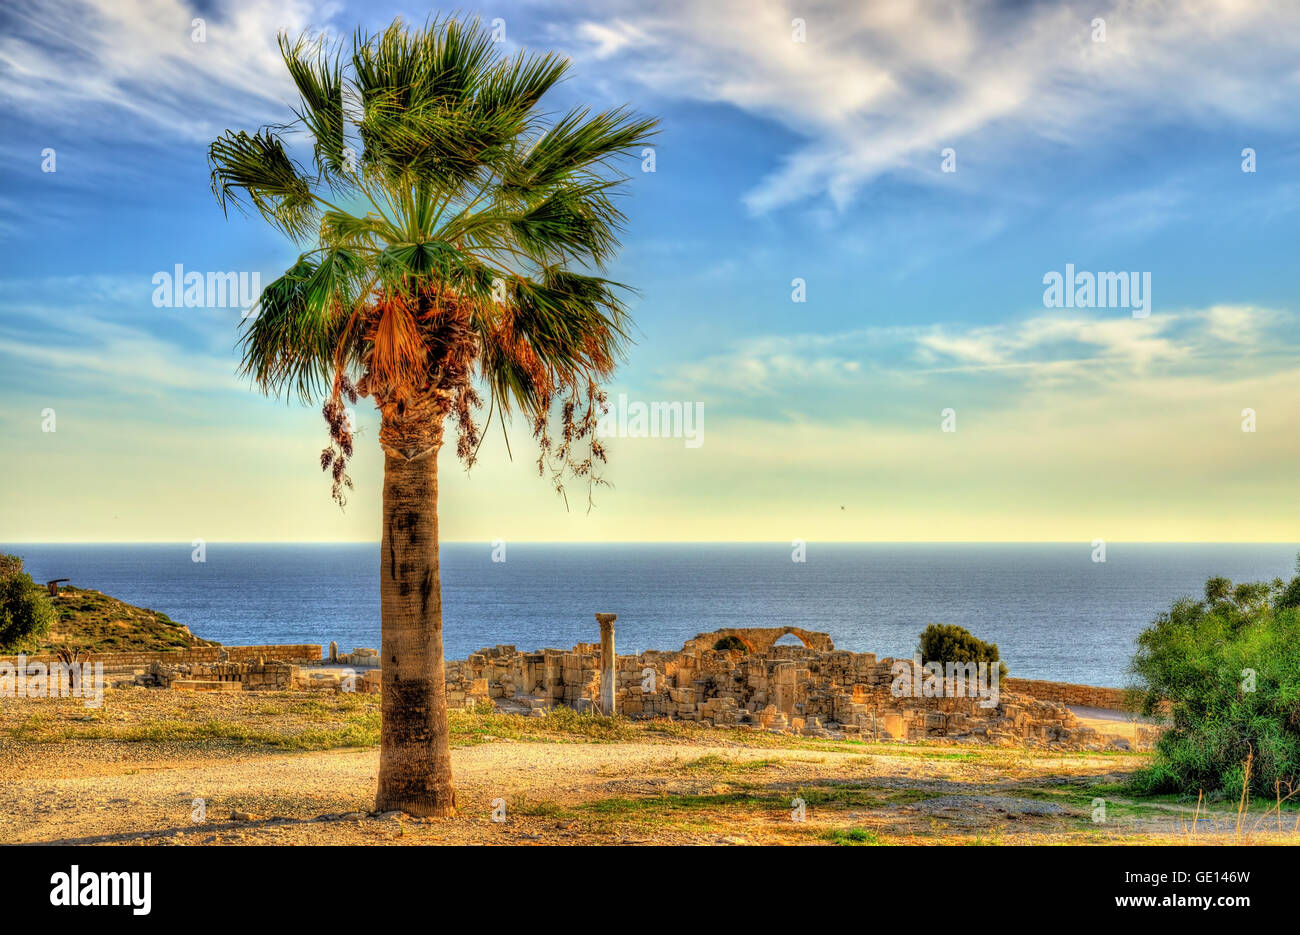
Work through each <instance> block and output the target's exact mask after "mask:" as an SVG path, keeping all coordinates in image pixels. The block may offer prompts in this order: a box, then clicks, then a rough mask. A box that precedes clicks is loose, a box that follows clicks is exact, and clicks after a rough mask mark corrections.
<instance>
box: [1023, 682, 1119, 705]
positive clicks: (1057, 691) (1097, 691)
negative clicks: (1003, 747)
mask: <svg viewBox="0 0 1300 935" xmlns="http://www.w3.org/2000/svg"><path fill="white" fill-rule="evenodd" d="M1002 687H1003V688H1005V689H1006V690H1007V691H1009V692H1019V693H1020V694H1022V695H1032V696H1033V697H1035V698H1037V699H1039V700H1040V701H1055V702H1056V703H1058V704H1066V705H1082V706H1084V707H1088V708H1105V709H1107V710H1110V711H1123V710H1125V707H1124V696H1125V692H1124V689H1122V688H1100V687H1098V686H1096V685H1074V684H1071V683H1070V682H1047V681H1041V680H1039V679H1018V678H1005V679H1003V680H1002Z"/></svg>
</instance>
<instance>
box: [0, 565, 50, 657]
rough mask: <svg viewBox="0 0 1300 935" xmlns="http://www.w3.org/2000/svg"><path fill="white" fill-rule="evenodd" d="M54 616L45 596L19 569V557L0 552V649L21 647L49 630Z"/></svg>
mask: <svg viewBox="0 0 1300 935" xmlns="http://www.w3.org/2000/svg"><path fill="white" fill-rule="evenodd" d="M55 616H56V615H55V613H54V605H53V604H51V603H50V598H49V596H48V595H47V594H46V593H45V592H44V591H42V590H41V589H40V588H39V587H37V585H36V583H35V582H34V581H32V576H31V575H29V574H27V573H26V572H25V571H23V560H22V559H21V558H19V557H18V556H17V555H0V650H2V651H17V650H21V649H23V648H25V647H26V644H27V641H28V640H30V639H32V638H33V637H41V636H44V635H45V634H46V633H48V632H49V631H50V624H51V623H53V622H54V619H55Z"/></svg>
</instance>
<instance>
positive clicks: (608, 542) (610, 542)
mask: <svg viewBox="0 0 1300 935" xmlns="http://www.w3.org/2000/svg"><path fill="white" fill-rule="evenodd" d="M497 539H501V541H503V542H505V543H507V544H515V545H598V546H617V545H785V547H786V548H789V546H788V545H786V543H788V542H789V541H790V540H787V539H507V538H502V537H497ZM193 541H194V540H192V539H191V540H186V539H30V540H26V541H18V540H14V541H8V542H6V541H4V540H0V547H5V548H8V547H12V546H25V545H184V546H185V547H186V548H191V547H193ZM204 541H205V543H206V544H207V545H373V546H378V545H380V544H381V542H382V540H380V539H208V540H204ZM495 541H497V540H496V539H443V540H441V541H440V542H439V545H491V544H492V543H493V542H495ZM800 541H802V542H805V543H817V544H820V545H1084V546H1088V547H1091V546H1092V543H1093V541H1094V540H1090V539H804V540H800ZM1104 541H1105V543H1106V545H1116V544H1118V545H1295V546H1300V540H1293V539H1106V540H1104Z"/></svg>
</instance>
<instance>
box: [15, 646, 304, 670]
mask: <svg viewBox="0 0 1300 935" xmlns="http://www.w3.org/2000/svg"><path fill="white" fill-rule="evenodd" d="M26 659H27V662H28V663H33V662H43V663H45V664H46V665H49V664H50V663H52V662H58V661H59V657H58V656H56V655H54V654H52V653H38V654H36V655H31V656H27V657H26ZM258 659H266V660H273V661H276V662H294V663H301V664H304V665H318V664H319V663H320V661H321V648H320V646H314V645H311V644H305V643H304V644H300V645H299V644H279V645H270V646H195V647H193V648H191V649H174V650H162V651H158V652H123V653H85V654H83V655H80V656H78V657H77V661H78V662H89V663H92V664H93V663H96V662H101V663H103V664H104V668H105V669H108V670H111V669H130V668H135V667H144V666H148V665H150V664H151V663H154V662H159V663H162V664H163V665H173V666H175V665H195V664H199V663H216V662H256V661H257V660H258ZM0 662H8V663H9V664H10V665H15V666H16V665H17V664H18V657H17V656H0Z"/></svg>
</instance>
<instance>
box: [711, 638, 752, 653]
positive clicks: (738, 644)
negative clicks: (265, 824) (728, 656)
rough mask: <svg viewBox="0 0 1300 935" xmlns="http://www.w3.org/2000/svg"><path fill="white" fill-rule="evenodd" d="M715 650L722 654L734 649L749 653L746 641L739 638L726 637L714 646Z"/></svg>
mask: <svg viewBox="0 0 1300 935" xmlns="http://www.w3.org/2000/svg"><path fill="white" fill-rule="evenodd" d="M713 648H714V649H715V650H716V651H718V652H720V653H725V652H730V651H731V650H733V649H735V650H739V651H740V652H742V653H747V652H749V647H748V646H746V645H745V641H744V640H742V639H741V638H740V637H738V636H724V637H723V638H722V639H720V640H718V641H717V642H716V643H714V644H713Z"/></svg>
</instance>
